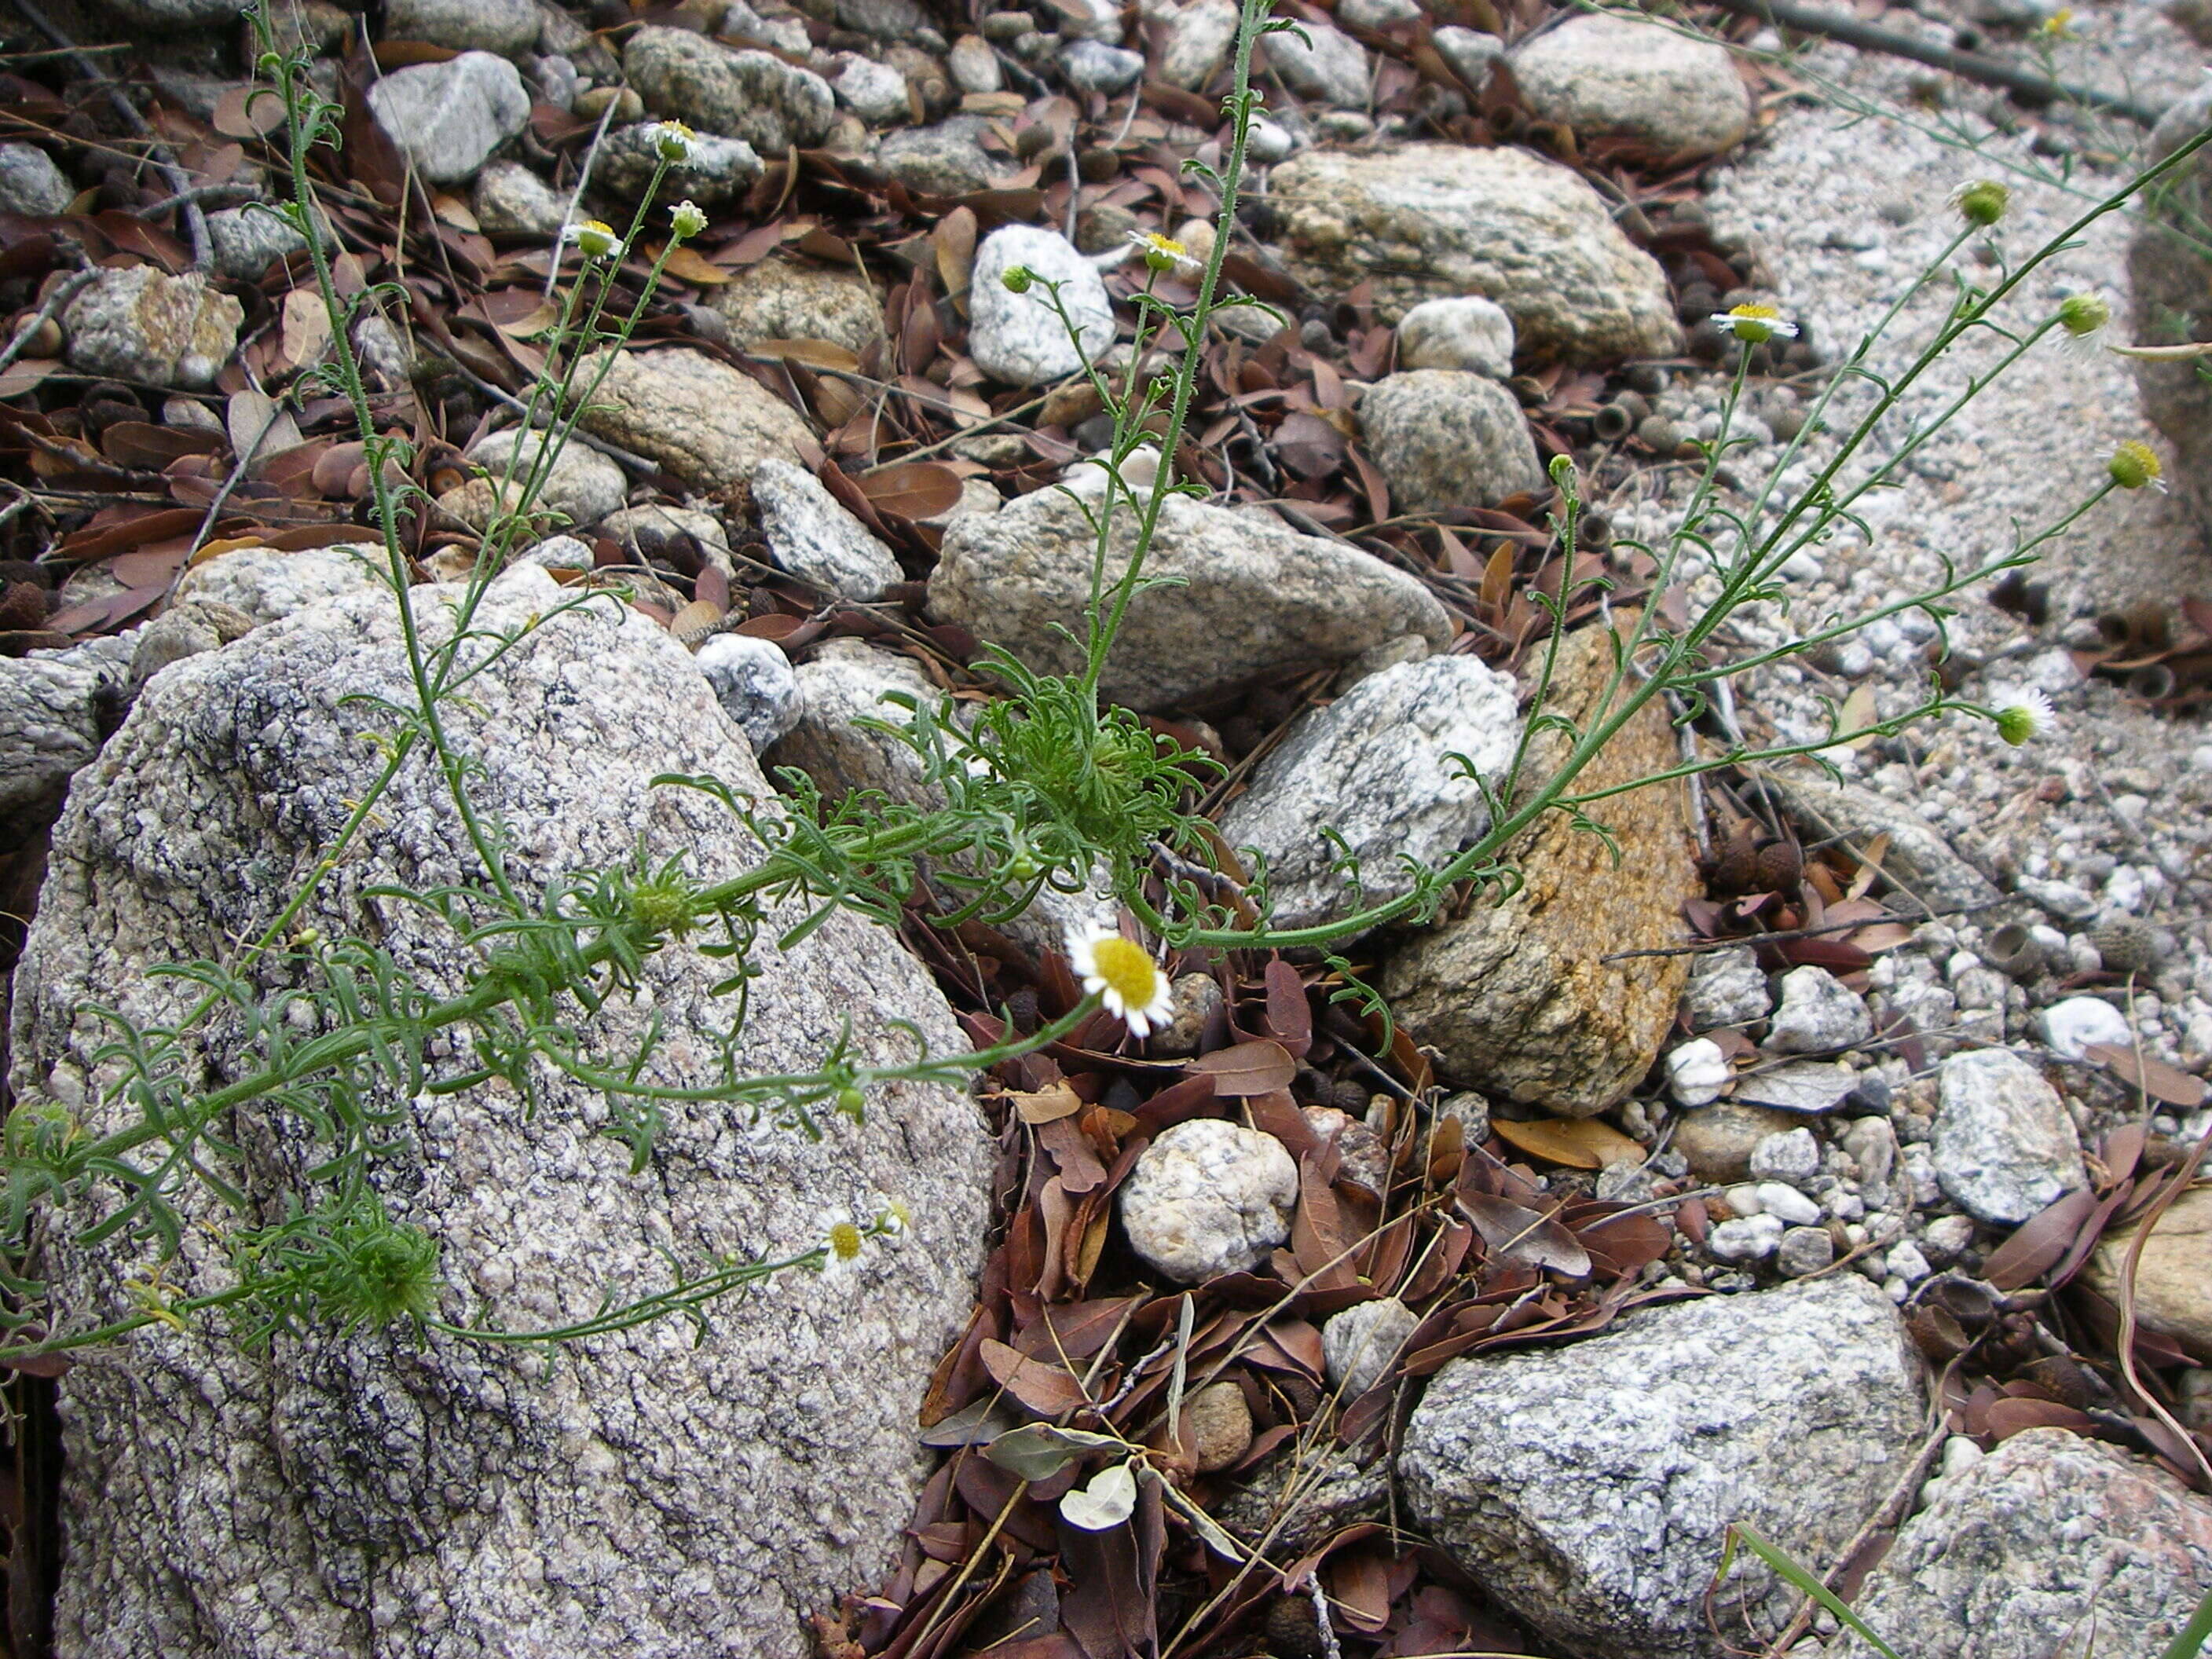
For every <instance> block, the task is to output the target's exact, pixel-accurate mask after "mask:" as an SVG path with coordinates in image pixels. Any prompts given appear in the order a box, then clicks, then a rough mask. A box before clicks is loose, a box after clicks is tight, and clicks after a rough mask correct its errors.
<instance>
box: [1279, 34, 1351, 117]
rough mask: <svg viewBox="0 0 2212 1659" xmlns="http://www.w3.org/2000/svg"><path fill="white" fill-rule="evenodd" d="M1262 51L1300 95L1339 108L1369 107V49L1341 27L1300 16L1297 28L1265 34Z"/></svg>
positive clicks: (1287, 84)
mask: <svg viewBox="0 0 2212 1659" xmlns="http://www.w3.org/2000/svg"><path fill="white" fill-rule="evenodd" d="M1260 53H1261V57H1262V58H1265V59H1266V60H1267V67H1268V68H1269V69H1272V70H1274V71H1275V73H1276V74H1278V75H1279V76H1282V77H1283V84H1284V85H1285V86H1286V87H1288V88H1290V89H1291V91H1292V92H1295V93H1297V94H1298V95H1299V96H1300V97H1301V98H1312V99H1316V100H1319V101H1320V102H1322V103H1324V104H1328V105H1331V106H1334V107H1335V108H1338V109H1364V108H1365V107H1366V106H1367V48H1366V47H1364V46H1361V45H1360V44H1359V42H1358V41H1357V40H1353V39H1352V37H1351V36H1350V35H1348V34H1346V33H1342V32H1341V31H1340V30H1337V29H1333V28H1331V27H1329V26H1328V24H1326V23H1314V22H1309V21H1305V20H1304V19H1300V20H1299V21H1298V25H1297V27H1296V28H1295V29H1285V30H1282V31H1280V32H1279V33H1273V34H1269V35H1266V36H1263V37H1262V38H1261V41H1260Z"/></svg>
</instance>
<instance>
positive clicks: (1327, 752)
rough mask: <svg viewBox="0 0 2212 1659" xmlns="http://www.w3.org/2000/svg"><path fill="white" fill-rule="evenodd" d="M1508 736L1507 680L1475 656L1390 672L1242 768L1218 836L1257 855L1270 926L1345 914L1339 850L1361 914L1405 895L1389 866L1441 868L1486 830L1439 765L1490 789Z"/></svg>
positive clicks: (1515, 736)
mask: <svg viewBox="0 0 2212 1659" xmlns="http://www.w3.org/2000/svg"><path fill="white" fill-rule="evenodd" d="M1520 735H1521V715H1520V691H1519V687H1518V686H1517V685H1516V683H1515V682H1514V679H1513V678H1512V676H1511V675H1510V674H1501V673H1499V672H1498V671H1496V670H1494V669H1492V668H1490V667H1487V666H1486V665H1484V664H1483V663H1482V662H1481V661H1480V659H1477V658H1474V657H1466V656H1453V657H1430V658H1427V659H1425V660H1423V661H1419V662H1410V663H1401V664H1400V665H1398V666H1396V667H1395V668H1386V669H1384V670H1383V671H1382V672H1381V673H1379V674H1370V675H1369V676H1368V677H1367V678H1365V679H1363V680H1361V681H1360V682H1359V683H1358V684H1356V685H1354V686H1353V687H1352V690H1349V691H1347V692H1346V693H1345V694H1344V696H1341V697H1339V698H1338V699H1337V700H1336V701H1335V702H1333V703H1331V704H1330V705H1329V706H1328V708H1320V709H1316V710H1314V711H1312V712H1311V713H1310V714H1304V715H1302V716H1301V717H1300V718H1299V720H1298V721H1297V724H1296V725H1294V726H1292V727H1291V730H1290V731H1289V732H1288V733H1286V734H1285V737H1284V738H1283V741H1282V742H1281V743H1280V744H1278V745H1277V746H1276V747H1275V748H1274V749H1273V750H1272V751H1270V753H1269V754H1268V755H1267V758H1266V759H1265V760H1263V761H1261V763H1260V764H1259V766H1258V767H1257V768H1255V769H1254V771H1253V773H1252V775H1251V777H1250V780H1249V787H1247V789H1246V791H1245V793H1243V794H1242V795H1240V796H1238V797H1237V799H1236V801H1235V802H1234V803H1233V804H1232V805H1231V807H1230V809H1229V811H1228V812H1227V813H1226V815H1225V817H1223V819H1222V825H1221V828H1222V834H1223V835H1224V836H1225V837H1226V839H1227V840H1228V841H1229V842H1230V844H1231V846H1235V847H1253V848H1258V849H1259V850H1260V852H1261V854H1264V855H1265V857H1266V860H1267V893H1268V896H1269V897H1270V898H1271V899H1272V900H1273V903H1274V907H1275V908H1274V921H1275V924H1276V925H1277V926H1278V927H1309V926H1311V925H1312V924H1314V923H1316V922H1319V921H1325V920H1328V919H1330V918H1333V917H1334V916H1336V915H1342V914H1344V913H1346V912H1347V911H1349V910H1351V909H1352V908H1354V901H1353V892H1352V886H1351V884H1350V882H1349V881H1348V880H1347V878H1346V877H1345V876H1344V875H1343V874H1341V873H1340V872H1338V871H1337V870H1336V869H1335V867H1334V866H1336V865H1337V863H1338V862H1339V860H1341V859H1342V858H1343V856H1344V848H1349V849H1350V851H1351V853H1352V855H1353V856H1354V857H1356V858H1357V859H1358V860H1359V880H1360V887H1361V897H1362V898H1363V899H1364V902H1365V903H1367V904H1376V903H1381V902H1385V901H1387V900H1389V899H1392V898H1395V897H1396V896H1398V895H1399V894H1401V893H1403V892H1406V891H1408V890H1410V888H1411V885H1412V878H1411V877H1410V876H1408V875H1407V872H1405V870H1404V868H1403V866H1401V864H1400V862H1399V860H1400V859H1401V857H1404V858H1410V859H1414V860H1419V862H1420V863H1422V864H1425V865H1431V866H1433V865H1437V864H1441V863H1443V862H1444V861H1445V860H1448V859H1449V858H1450V857H1451V856H1452V855H1453V854H1455V853H1458V852H1460V851H1461V850H1462V849H1463V848H1465V847H1467V846H1468V844H1469V843H1470V842H1474V841H1475V840H1477V839H1479V838H1480V836H1482V835H1483V834H1484V833H1485V832H1486V830H1487V829H1489V828H1490V808H1489V806H1488V805H1487V804H1486V802H1485V801H1484V799H1483V796H1482V790H1481V788H1480V786H1479V785H1478V784H1477V783H1476V782H1475V781H1474V778H1472V777H1470V776H1469V775H1468V773H1467V770H1466V769H1465V768H1464V767H1462V766H1461V765H1460V764H1458V763H1457V762H1456V761H1455V759H1452V758H1449V757H1454V756H1465V757H1467V759H1468V761H1469V762H1470V763H1473V765H1474V768H1475V769H1476V771H1477V772H1478V773H1479V774H1480V775H1481V776H1482V777H1484V778H1486V779H1487V780H1489V781H1490V782H1491V783H1492V786H1493V787H1497V786H1499V785H1502V784H1503V782H1504V772H1505V769H1507V768H1508V767H1509V766H1510V764H1511V763H1512V760H1513V750H1514V748H1515V745H1516V744H1517V743H1518V742H1519V740H1520ZM1324 829H1333V830H1334V831H1335V832H1336V833H1337V835H1339V836H1341V837H1342V838H1343V842H1344V848H1340V847H1339V846H1338V845H1337V844H1336V842H1334V840H1324V839H1323V838H1322V831H1323V830H1324Z"/></svg>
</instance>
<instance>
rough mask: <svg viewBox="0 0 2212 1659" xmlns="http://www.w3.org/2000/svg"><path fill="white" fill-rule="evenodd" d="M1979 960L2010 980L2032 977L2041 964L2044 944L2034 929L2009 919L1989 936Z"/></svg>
mask: <svg viewBox="0 0 2212 1659" xmlns="http://www.w3.org/2000/svg"><path fill="white" fill-rule="evenodd" d="M1982 959H1983V960H1984V962H1986V963H1989V964H1990V967H1992V968H1994V969H1996V970H1997V972H1999V973H2001V974H2003V975H2007V976H2008V977H2010V978H2013V979H2033V977H2034V976H2035V974H2036V970H2037V969H2039V968H2041V967H2042V966H2043V946H2042V945H2041V943H2040V942H2039V941H2038V940H2037V939H2036V937H2035V933H2034V932H2033V929H2031V928H2029V927H2026V926H2025V925H2023V924H2022V923H2020V922H2017V921H2008V922H2007V923H2006V924H2005V925H2004V926H2003V927H2000V928H1998V929H1997V930H1996V933H1991V934H1990V937H1989V942H1988V944H1986V945H1984V946H1983V948H1982Z"/></svg>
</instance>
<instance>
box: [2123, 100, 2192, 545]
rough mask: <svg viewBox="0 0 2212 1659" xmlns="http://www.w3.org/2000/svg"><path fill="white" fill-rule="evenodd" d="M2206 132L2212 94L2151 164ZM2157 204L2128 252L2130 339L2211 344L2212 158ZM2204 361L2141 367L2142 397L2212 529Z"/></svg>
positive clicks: (2178, 474)
mask: <svg viewBox="0 0 2212 1659" xmlns="http://www.w3.org/2000/svg"><path fill="white" fill-rule="evenodd" d="M2207 125H2212V86H2205V87H2201V88H2198V89H2197V91H2195V92H2193V93H2191V94H2190V95H2189V96H2188V97H2186V98H2184V99H2182V100H2180V101H2179V103H2177V104H2175V105H2174V106H2173V107H2172V108H2171V109H2169V110H2168V111H2166V114H2165V115H2164V116H2163V117H2161V118H2160V121H2159V124H2158V125H2157V127H2156V128H2155V129H2154V131H2153V132H2152V134H2151V140H2150V146H2149V152H2150V153H2149V155H2148V157H2147V158H2146V160H2145V163H2144V164H2145V165H2146V166H2148V165H2149V164H2150V163H2151V162H2153V161H2160V160H2163V159H2164V158H2165V157H2166V156H2169V155H2172V154H2173V152H2174V151H2175V150H2177V149H2179V148H2180V147H2181V146H2182V145H2183V144H2184V143H2186V142H2187V141H2188V140H2189V139H2191V138H2192V137H2195V136H2196V135H2197V134H2198V133H2200V132H2202V131H2204V129H2205V127H2206V126H2207ZM2155 199H2156V208H2155V210H2154V211H2153V212H2148V213H2146V214H2145V215H2144V216H2142V218H2141V219H2139V220H2138V221H2137V223H2136V234H2135V240H2134V241H2133V242H2132V243H2131V244H2130V246H2129V249H2128V279H2129V286H2130V289H2131V290H2132V292H2133V296H2134V315H2133V318H2132V322H2133V331H2132V337H2133V338H2135V339H2136V340H2138V341H2141V342H2142V343H2144V344H2146V345H2179V344H2182V343H2185V342H2186V341H2191V340H2212V252H2208V251H2207V250H2206V248H2205V246H2204V234H2203V228H2204V226H2205V225H2207V224H2208V223H2212V148H2209V149H2200V150H2198V151H2197V155H2196V156H2195V157H2194V159H2192V160H2191V161H2188V162H2187V163H2185V165H2184V166H2183V167H2182V169H2181V170H2180V171H2179V173H2176V174H2174V175H2173V176H2172V177H2171V178H2169V179H2167V180H2166V182H2165V183H2164V184H2163V185H2160V188H2159V190H2158V191H2157V192H2156V197H2155ZM2203 361H2204V360H2203V358H2197V359H2196V360H2195V361H2193V362H2191V361H2183V362H2152V361H2148V360H2145V359H2140V358H2139V359H2137V360H2136V363H2135V372H2136V391H2137V392H2139V393H2140V394H2141V395H2142V405H2143V412H2144V413H2145V414H2147V415H2148V416H2150V418H2151V422H2152V423H2153V424H2154V425H2155V426H2156V427H2157V428H2158V429H2159V430H2160V432H2162V433H2164V434H2165V435H2166V441H2167V442H2168V443H2169V444H2171V445H2172V447H2173V463H2174V464H2173V468H2172V471H2173V482H2174V487H2175V489H2176V491H2177V493H2178V494H2179V495H2181V497H2182V498H2183V499H2184V500H2185V501H2189V502H2190V503H2191V505H2192V506H2193V507H2195V508H2196V510H2197V517H2198V518H2199V520H2202V521H2203V523H2204V524H2205V525H2206V526H2212V383H2208V382H2207V381H2206V380H2205V379H2204V377H2203V375H2202V374H2199V373H2198V372H2197V370H2198V368H2200V367H2201V366H2202V365H2203Z"/></svg>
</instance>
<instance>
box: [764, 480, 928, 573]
mask: <svg viewBox="0 0 2212 1659" xmlns="http://www.w3.org/2000/svg"><path fill="white" fill-rule="evenodd" d="M750 484H751V489H752V497H753V507H754V508H755V510H756V511H757V512H758V513H759V514H760V522H761V534H762V536H763V538H765V539H766V541H767V542H768V547H769V553H770V554H771V555H772V556H774V557H775V562H776V563H777V564H778V565H779V566H780V567H781V568H783V569H786V570H788V571H789V572H791V574H793V575H794V576H798V577H800V578H802V579H803V580H806V581H810V582H811V583H813V584H814V586H817V587H819V588H821V589H823V590H824V591H825V592H831V593H835V594H837V595H839V596H840V597H841V598H843V599H857V600H860V601H862V602H866V601H867V600H870V599H881V598H882V597H883V595H884V589H885V588H887V587H889V586H891V584H892V583H894V582H900V581H904V580H906V573H905V572H903V571H902V570H901V569H900V568H899V565H898V561H897V560H896V559H895V558H893V557H892V556H891V550H890V549H889V548H888V547H885V546H884V544H883V543H882V542H880V541H878V540H877V539H876V538H875V537H874V536H873V535H872V533H870V532H869V530H868V527H867V526H866V525H864V524H862V523H861V522H860V520H858V519H856V518H854V516H853V515H852V514H851V513H848V512H847V511H846V510H845V508H844V507H842V506H841V505H840V504H839V503H838V501H837V498H836V496H834V495H831V494H830V493H829V491H828V490H827V489H824V488H823V485H822V482H821V480H820V479H818V478H817V477H815V476H814V475H813V474H812V473H811V472H810V471H807V470H806V469H805V467H803V466H793V465H792V464H791V463H790V462H789V461H778V460H765V461H762V462H760V463H759V464H758V465H756V466H755V467H754V468H753V471H752V477H751V479H750Z"/></svg>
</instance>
